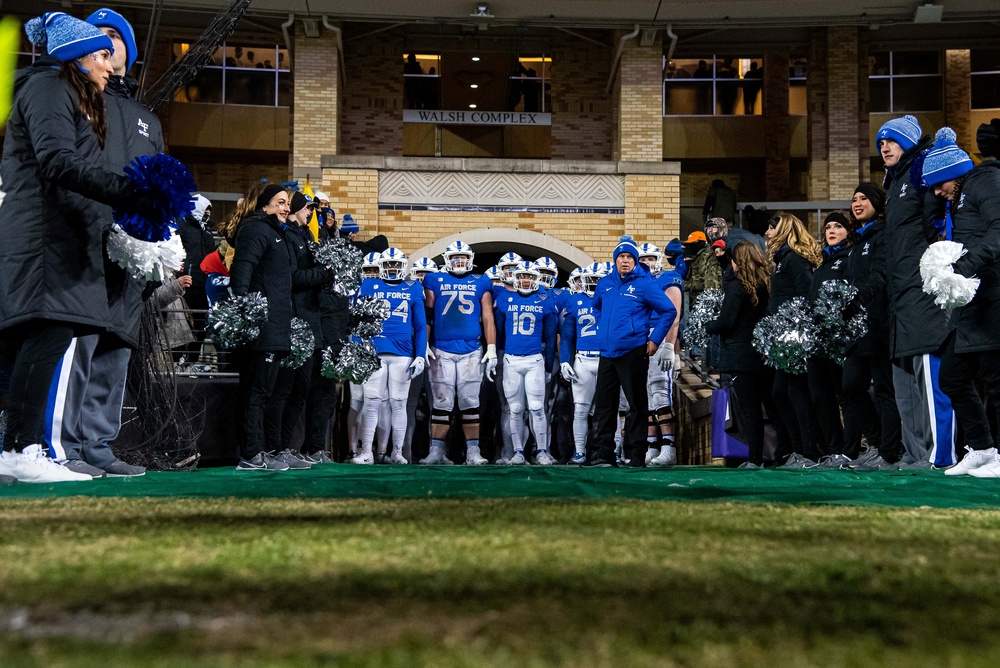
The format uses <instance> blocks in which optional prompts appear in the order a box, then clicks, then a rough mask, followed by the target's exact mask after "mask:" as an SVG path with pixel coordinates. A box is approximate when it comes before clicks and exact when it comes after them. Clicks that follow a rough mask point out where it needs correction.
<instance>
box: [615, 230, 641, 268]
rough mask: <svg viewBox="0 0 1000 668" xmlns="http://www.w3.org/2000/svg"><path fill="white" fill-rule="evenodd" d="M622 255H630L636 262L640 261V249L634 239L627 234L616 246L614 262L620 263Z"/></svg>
mask: <svg viewBox="0 0 1000 668" xmlns="http://www.w3.org/2000/svg"><path fill="white" fill-rule="evenodd" d="M622 253H628V254H629V255H631V256H632V258H633V259H634V260H635V261H636V262H638V261H639V247H638V246H636V244H635V241H634V240H633V239H632V237H630V236H629V235H627V234H626V235H624V236H623V237H622V238H621V239H619V240H618V245H617V246H615V253H614V260H615V261H616V262H617V261H618V256H619V255H621V254H622Z"/></svg>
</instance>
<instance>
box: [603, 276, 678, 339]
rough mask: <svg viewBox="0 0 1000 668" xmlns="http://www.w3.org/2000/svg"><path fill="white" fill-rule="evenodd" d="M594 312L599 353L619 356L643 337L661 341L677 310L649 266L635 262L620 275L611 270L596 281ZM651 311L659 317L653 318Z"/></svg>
mask: <svg viewBox="0 0 1000 668" xmlns="http://www.w3.org/2000/svg"><path fill="white" fill-rule="evenodd" d="M594 313H595V315H596V316H597V322H598V323H599V325H598V327H597V342H598V345H599V346H600V349H601V355H603V356H604V357H621V356H622V355H624V354H626V353H628V352H629V351H632V350H634V349H636V348H638V347H639V346H643V345H645V344H646V342H647V341H656V342H657V343H659V342H660V341H663V339H664V338H665V337H666V336H667V331H668V330H669V329H670V325H671V324H672V323H673V321H674V317H675V316H676V315H677V310H676V309H675V308H674V305H673V303H671V301H670V299H669V298H668V297H667V296H666V295H665V294H663V290H662V289H660V288H659V287H658V286H657V285H656V281H654V280H653V277H652V276H651V275H650V273H649V270H648V269H646V267H645V266H644V265H641V264H639V265H637V266H636V268H635V269H633V270H632V271H631V272H629V273H628V274H627V275H626V276H625V277H624V278H623V277H622V276H620V275H619V274H618V271H612V272H611V273H610V274H609V275H607V276H605V277H604V278H602V279H601V280H600V281H599V282H598V283H597V289H596V290H595V291H594ZM654 313H657V314H659V315H661V316H663V317H661V318H658V319H657V318H656V317H655V316H654V315H653V314H654ZM654 324H655V326H656V327H655V329H653V333H652V334H650V333H649V330H650V327H652V326H653V325H654Z"/></svg>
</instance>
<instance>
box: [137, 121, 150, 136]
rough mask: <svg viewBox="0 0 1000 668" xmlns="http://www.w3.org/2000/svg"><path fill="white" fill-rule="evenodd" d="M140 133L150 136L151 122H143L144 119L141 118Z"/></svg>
mask: <svg viewBox="0 0 1000 668" xmlns="http://www.w3.org/2000/svg"><path fill="white" fill-rule="evenodd" d="M139 134H141V135H142V136H143V137H147V138H148V137H149V123H143V122H142V119H141V118H140V119H139Z"/></svg>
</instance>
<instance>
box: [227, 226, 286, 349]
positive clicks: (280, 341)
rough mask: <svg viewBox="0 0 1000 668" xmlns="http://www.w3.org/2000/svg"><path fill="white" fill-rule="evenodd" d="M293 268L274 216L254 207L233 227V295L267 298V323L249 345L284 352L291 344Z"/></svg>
mask: <svg viewBox="0 0 1000 668" xmlns="http://www.w3.org/2000/svg"><path fill="white" fill-rule="evenodd" d="M295 268H296V257H295V248H294V245H293V244H291V243H289V235H288V233H287V232H286V227H285V226H284V225H282V224H281V222H279V221H278V218H277V216H274V215H270V216H269V215H267V214H265V213H264V212H263V211H256V212H254V213H252V214H250V215H249V216H247V217H246V218H244V219H243V221H242V222H241V223H240V224H239V227H238V228H237V229H236V254H235V255H234V256H233V264H232V266H231V267H230V268H229V287H230V289H232V291H233V294H234V295H238V296H242V295H246V294H247V293H250V292H259V293H261V294H262V295H264V296H265V297H266V298H267V323H266V324H265V325H264V327H263V328H262V329H261V333H260V337H258V338H257V340H256V341H254V342H253V343H252V344H250V348H251V349H252V350H257V351H263V352H272V353H287V352H288V351H289V349H290V345H291V331H292V330H291V326H292V316H293V315H294V313H295V311H294V307H293V306H292V274H293V272H294V271H295Z"/></svg>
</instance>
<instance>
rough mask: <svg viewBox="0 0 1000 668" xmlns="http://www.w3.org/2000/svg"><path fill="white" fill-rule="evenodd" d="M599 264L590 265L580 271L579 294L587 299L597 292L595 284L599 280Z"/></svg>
mask: <svg viewBox="0 0 1000 668" xmlns="http://www.w3.org/2000/svg"><path fill="white" fill-rule="evenodd" d="M600 271H601V263H600V262H595V263H593V264H592V265H589V266H587V267H584V268H583V269H581V270H580V283H581V286H582V287H581V292H583V293H584V294H585V295H587V296H588V297H593V296H594V292H595V291H596V290H597V282H598V281H599V280H601V277H602V275H601V273H600Z"/></svg>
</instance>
